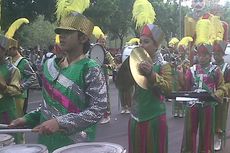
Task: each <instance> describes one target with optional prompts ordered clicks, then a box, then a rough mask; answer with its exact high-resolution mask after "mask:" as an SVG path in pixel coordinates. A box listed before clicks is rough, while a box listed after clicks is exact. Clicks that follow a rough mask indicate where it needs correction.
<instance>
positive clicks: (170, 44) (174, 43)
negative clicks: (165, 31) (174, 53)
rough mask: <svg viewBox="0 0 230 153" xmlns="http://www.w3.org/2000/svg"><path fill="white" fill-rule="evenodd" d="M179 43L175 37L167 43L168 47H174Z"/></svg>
mask: <svg viewBox="0 0 230 153" xmlns="http://www.w3.org/2000/svg"><path fill="white" fill-rule="evenodd" d="M178 43H179V40H178V39H177V38H176V37H173V38H172V39H171V40H170V41H169V47H174V46H175V45H177V44H178Z"/></svg>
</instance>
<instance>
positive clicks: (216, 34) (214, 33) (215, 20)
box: [209, 16, 224, 43]
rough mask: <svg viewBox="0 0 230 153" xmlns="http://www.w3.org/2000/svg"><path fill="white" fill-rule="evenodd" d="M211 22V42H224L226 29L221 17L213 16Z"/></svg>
mask: <svg viewBox="0 0 230 153" xmlns="http://www.w3.org/2000/svg"><path fill="white" fill-rule="evenodd" d="M209 20H210V22H211V42H212V43H213V42H214V41H215V40H223V38H224V28H223V26H222V23H221V21H220V17H219V16H212V17H211V18H210V19H209Z"/></svg>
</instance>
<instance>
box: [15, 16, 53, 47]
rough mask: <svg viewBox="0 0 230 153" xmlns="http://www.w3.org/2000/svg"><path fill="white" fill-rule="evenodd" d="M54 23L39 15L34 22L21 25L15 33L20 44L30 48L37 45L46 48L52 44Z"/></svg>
mask: <svg viewBox="0 0 230 153" xmlns="http://www.w3.org/2000/svg"><path fill="white" fill-rule="evenodd" d="M55 27H56V25H54V24H52V23H50V22H49V21H47V20H45V19H44V16H42V15H39V16H38V17H37V18H36V19H35V21H34V22H32V23H30V24H28V25H25V26H23V27H22V28H21V29H20V30H19V31H18V34H17V35H16V37H17V39H18V40H19V42H20V45H21V46H23V47H25V48H31V47H35V46H37V45H39V46H40V47H41V48H47V47H48V46H49V45H50V44H54V38H55V33H54V29H55Z"/></svg>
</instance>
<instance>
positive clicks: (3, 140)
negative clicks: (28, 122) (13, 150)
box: [0, 134, 14, 148]
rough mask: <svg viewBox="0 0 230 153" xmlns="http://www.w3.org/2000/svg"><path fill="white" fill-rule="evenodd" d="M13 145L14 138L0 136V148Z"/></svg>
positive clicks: (7, 135)
mask: <svg viewBox="0 0 230 153" xmlns="http://www.w3.org/2000/svg"><path fill="white" fill-rule="evenodd" d="M12 144H14V138H13V137H12V136H11V135H9V134H0V148H2V147H5V146H9V145H12Z"/></svg>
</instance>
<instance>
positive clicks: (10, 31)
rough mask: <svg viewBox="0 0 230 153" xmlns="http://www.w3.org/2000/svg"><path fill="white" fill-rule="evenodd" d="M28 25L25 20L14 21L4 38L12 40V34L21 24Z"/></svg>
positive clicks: (27, 21)
mask: <svg viewBox="0 0 230 153" xmlns="http://www.w3.org/2000/svg"><path fill="white" fill-rule="evenodd" d="M24 23H25V24H28V23H29V20H28V19H26V18H19V19H17V20H16V21H14V22H13V23H12V24H11V26H10V27H9V29H8V31H7V32H6V34H5V36H6V37H8V38H13V37H14V33H15V32H16V31H17V30H18V28H20V26H21V25H22V24H24Z"/></svg>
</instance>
